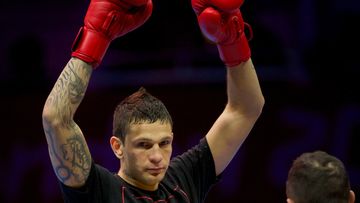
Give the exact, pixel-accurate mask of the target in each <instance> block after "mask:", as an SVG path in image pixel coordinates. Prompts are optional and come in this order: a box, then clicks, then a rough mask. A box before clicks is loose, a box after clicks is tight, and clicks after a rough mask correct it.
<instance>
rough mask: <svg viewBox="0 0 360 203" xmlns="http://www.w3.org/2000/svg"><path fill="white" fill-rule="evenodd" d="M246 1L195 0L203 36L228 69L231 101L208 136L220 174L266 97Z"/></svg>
mask: <svg viewBox="0 0 360 203" xmlns="http://www.w3.org/2000/svg"><path fill="white" fill-rule="evenodd" d="M242 3H243V0H229V1H221V0H208V2H207V1H203V0H192V5H193V8H194V11H195V13H196V14H197V16H198V22H199V25H200V28H201V31H202V33H203V34H204V35H205V37H207V38H208V39H209V40H211V41H212V42H214V43H216V45H217V48H218V50H219V55H220V58H221V59H222V61H223V62H224V64H225V65H226V66H227V95H228V102H227V105H226V107H225V109H224V111H223V113H222V114H221V115H220V117H219V118H218V119H217V120H216V122H215V123H214V125H213V126H212V128H211V129H210V131H209V132H208V133H207V135H206V139H207V141H208V143H209V147H210V150H211V152H212V155H213V157H214V162H215V170H216V174H217V175H219V174H220V173H221V172H222V171H223V170H224V169H225V168H226V167H227V166H228V164H229V163H230V161H231V160H232V158H233V157H234V155H235V154H236V152H237V151H238V149H239V147H240V146H241V144H242V143H243V142H244V141H245V139H246V137H247V136H248V135H249V133H250V131H251V129H252V128H253V126H254V124H255V122H256V120H257V119H258V117H259V116H260V114H261V111H262V107H263V105H264V98H263V95H262V92H261V89H260V85H259V81H258V78H257V75H256V71H255V69H254V66H253V63H252V61H251V58H250V56H251V52H250V48H249V45H248V41H247V38H246V36H245V33H244V22H243V19H242V16H241V13H240V10H239V7H240V6H241V5H242Z"/></svg>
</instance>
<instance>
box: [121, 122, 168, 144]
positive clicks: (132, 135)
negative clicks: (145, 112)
mask: <svg viewBox="0 0 360 203" xmlns="http://www.w3.org/2000/svg"><path fill="white" fill-rule="evenodd" d="M167 137H172V128H171V125H170V123H168V122H160V121H156V122H154V123H139V124H131V125H130V126H129V130H128V134H127V138H126V139H128V140H129V141H136V140H139V139H147V140H154V141H155V140H161V139H164V138H167Z"/></svg>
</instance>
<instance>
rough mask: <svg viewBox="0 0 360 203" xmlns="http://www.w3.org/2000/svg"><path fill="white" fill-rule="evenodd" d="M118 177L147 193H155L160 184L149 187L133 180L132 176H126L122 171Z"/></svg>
mask: <svg viewBox="0 0 360 203" xmlns="http://www.w3.org/2000/svg"><path fill="white" fill-rule="evenodd" d="M118 175H119V176H120V177H121V178H122V179H123V180H124V181H126V182H127V183H128V184H130V185H132V186H134V187H137V188H139V189H142V190H147V191H155V190H157V189H158V186H159V183H156V184H154V185H147V184H144V183H141V182H140V181H138V180H136V179H134V178H132V177H131V176H128V175H126V174H125V173H124V172H123V171H122V170H120V171H119V172H118Z"/></svg>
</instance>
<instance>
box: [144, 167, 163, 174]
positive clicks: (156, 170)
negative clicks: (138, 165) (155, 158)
mask: <svg viewBox="0 0 360 203" xmlns="http://www.w3.org/2000/svg"><path fill="white" fill-rule="evenodd" d="M164 170H165V168H164V167H155V168H148V169H146V171H147V172H148V173H150V174H151V175H153V176H157V175H159V174H161V173H162V172H163V171H164Z"/></svg>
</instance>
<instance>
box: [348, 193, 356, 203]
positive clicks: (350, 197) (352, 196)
mask: <svg viewBox="0 0 360 203" xmlns="http://www.w3.org/2000/svg"><path fill="white" fill-rule="evenodd" d="M354 202H355V193H354V191H352V190H350V194H349V203H354Z"/></svg>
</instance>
